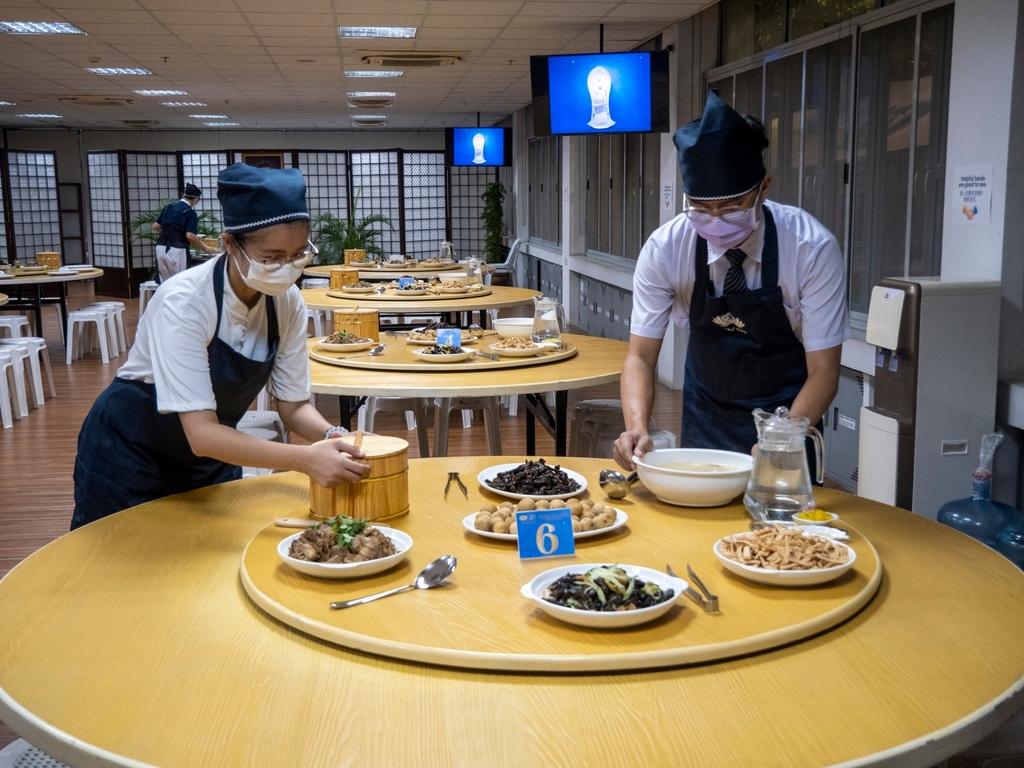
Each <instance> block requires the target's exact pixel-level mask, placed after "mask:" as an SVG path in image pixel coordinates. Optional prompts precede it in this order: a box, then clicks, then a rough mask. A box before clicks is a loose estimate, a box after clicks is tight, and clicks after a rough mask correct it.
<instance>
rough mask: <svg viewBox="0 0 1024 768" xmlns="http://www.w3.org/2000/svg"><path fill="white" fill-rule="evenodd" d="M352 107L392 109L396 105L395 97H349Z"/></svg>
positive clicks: (349, 103)
mask: <svg viewBox="0 0 1024 768" xmlns="http://www.w3.org/2000/svg"><path fill="white" fill-rule="evenodd" d="M348 105H349V106H350V107H357V108H358V109H391V107H393V106H395V100H394V99H349V100H348Z"/></svg>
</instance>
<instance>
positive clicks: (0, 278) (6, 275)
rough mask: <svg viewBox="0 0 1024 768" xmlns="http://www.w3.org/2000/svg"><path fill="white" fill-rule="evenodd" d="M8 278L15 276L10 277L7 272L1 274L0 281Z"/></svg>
mask: <svg viewBox="0 0 1024 768" xmlns="http://www.w3.org/2000/svg"><path fill="white" fill-rule="evenodd" d="M7 277H14V275H9V274H7V273H6V272H0V280H3V279H4V278H7Z"/></svg>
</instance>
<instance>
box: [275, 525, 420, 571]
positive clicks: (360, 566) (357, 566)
mask: <svg viewBox="0 0 1024 768" xmlns="http://www.w3.org/2000/svg"><path fill="white" fill-rule="evenodd" d="M373 527H374V528H376V529H377V530H379V531H380V532H381V533H383V534H384V535H385V536H387V537H388V538H389V539H391V541H392V543H393V544H394V545H395V547H396V548H397V549H398V551H397V552H396V553H395V554H393V555H390V556H388V557H381V558H378V559H377V560H367V561H366V562H363V563H310V562H308V561H306V560H297V559H296V558H294V557H289V555H288V549H289V548H290V547H291V545H292V542H293V541H295V540H296V539H297V538H299V536H301V535H302V532H301V531H300V532H299V533H295V534H292V535H291V536H289V537H288V538H286V539H284V540H283V541H281V542H280V543H279V544H278V545H277V554H278V556H279V557H280V558H281V562H283V563H284V564H285V565H289V566H291V567H292V568H294V569H295V570H296V571H298V572H299V573H305V574H308V575H310V576H318V577H320V578H321V579H358V578H360V577H362V576H372V575H373V574H375V573H380V572H381V571H386V570H387V569H388V568H390V567H391V566H393V565H397V564H398V561H399V560H401V559H402V558H403V557H405V556H406V555H407V554H408V553H409V550H410V549H412V537H411V536H410V535H409V534H407V533H403V532H402V531H398V530H395V529H394V528H387V527H385V526H383V525H375V526H373Z"/></svg>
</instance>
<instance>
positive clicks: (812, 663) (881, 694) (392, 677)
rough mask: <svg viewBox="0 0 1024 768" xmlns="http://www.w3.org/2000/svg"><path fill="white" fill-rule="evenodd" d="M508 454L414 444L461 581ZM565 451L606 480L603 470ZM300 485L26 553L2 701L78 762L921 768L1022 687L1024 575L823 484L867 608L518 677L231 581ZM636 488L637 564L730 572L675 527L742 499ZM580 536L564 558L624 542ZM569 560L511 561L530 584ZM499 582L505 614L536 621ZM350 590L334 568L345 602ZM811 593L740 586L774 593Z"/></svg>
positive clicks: (123, 522)
mask: <svg viewBox="0 0 1024 768" xmlns="http://www.w3.org/2000/svg"><path fill="white" fill-rule="evenodd" d="M509 460H515V459H506V458H501V459H498V458H488V457H482V458H474V457H458V458H450V459H428V460H413V461H412V462H410V481H409V487H410V501H411V505H412V511H411V513H410V517H409V518H406V519H407V520H410V521H411V520H413V519H414V517H415V518H417V519H418V518H423V519H429V520H432V521H434V522H435V523H436V525H438V526H442V527H444V528H445V529H446V530H449V531H450V537H451V538H450V552H451V553H452V554H456V555H457V556H458V557H459V558H460V569H457V570H456V572H455V575H454V577H453V582H452V586H451V587H449V589H453V590H457V589H458V588H459V579H460V575H462V574H465V575H462V576H461V577H462V578H468V577H469V574H471V573H473V571H474V565H475V566H479V561H480V560H481V559H483V560H485V561H486V560H487V559H489V558H495V557H502V558H505V557H507V558H512V559H513V561H512V562H513V563H515V560H514V559H515V558H516V555H515V552H514V550H513V549H512V548H511V547H510V546H509V545H507V544H501V543H497V542H489V541H486V540H480V539H479V538H478V537H475V536H474V535H473V534H469V533H466V532H465V531H463V529H462V527H461V518H462V517H463V515H464V514H466V513H467V510H470V511H471V510H472V509H473V508H474V505H475V504H477V503H478V502H479V500H480V499H481V498H483V497H484V494H483V493H482V492H481V490H480V488H479V486H477V484H476V483H475V482H474V478H475V477H476V474H477V472H478V471H479V470H480V469H481V468H483V467H485V466H488V465H490V464H494V463H499V462H500V461H509ZM565 464H566V465H567V466H570V467H572V468H574V469H576V470H578V471H580V472H582V473H584V475H585V476H587V477H588V479H590V480H593V479H594V478H596V474H597V472H598V470H599V469H600V468H601V467H602V466H604V464H605V463H604V462H597V461H593V460H585V459H566V461H565ZM448 471H458V472H460V473H461V476H462V477H463V478H464V479H465V481H466V483H467V485H468V486H469V489H470V498H469V499H463V498H462V496H461V494H460V493H458V492H457V491H456V495H455V497H454V498H453V496H452V495H451V493H449V496H448V499H447V501H445V500H444V499H443V497H442V489H443V485H444V478H445V476H446V474H445V473H446V472H448ZM308 493H309V483H308V480H307V478H306V477H305V476H303V475H298V474H289V473H286V474H279V475H270V476H267V477H262V478H257V479H253V480H243V481H240V482H236V483H228V484H225V485H220V486H215V487H213V488H209V489H203V490H200V491H196V492H193V493H190V494H186V495H183V496H178V497H172V498H169V499H165V500H161V501H157V502H153V503H151V504H146V505H142V506H140V507H136V508H134V509H131V510H127V511H125V512H123V513H120V514H117V515H114V516H112V517H109V518H106V519H104V520H101V521H98V522H96V523H93V524H91V525H88V526H85V527H83V528H81V529H79V530H77V531H74V532H73V533H70V534H68V535H67V536H64V537H62V538H61V539H58V540H57V541H55V542H53V543H52V544H50V545H48V546H47V547H45V548H44V549H42V550H40V551H39V552H37V553H36V554H34V555H32V556H31V557H29V558H28V559H27V560H25V561H24V562H23V563H21V564H20V565H19V566H17V567H16V568H15V569H14V570H13V571H12V572H11V573H10V574H9V575H8V576H7V577H6V579H4V581H3V582H0V616H3V621H0V718H2V719H3V720H4V722H6V723H8V724H10V725H11V726H12V727H13V728H14V729H15V730H16V731H18V732H19V733H20V734H22V735H23V736H25V737H26V738H27V739H28V740H29V741H30V742H32V743H33V744H35V745H37V746H39V747H40V748H41V749H43V750H45V751H46V752H48V753H49V754H51V755H53V756H54V757H56V758H58V759H61V760H64V761H66V762H68V763H71V764H75V765H90V766H99V765H132V766H138V765H159V766H164V767H165V768H176V767H177V766H182V767H188V768H194V766H218V767H219V768H228V767H230V766H285V765H287V766H292V765H294V766H304V768H316V767H317V766H337V765H359V766H388V767H389V768H390V767H391V766H397V765H416V766H443V767H445V768H447V767H448V766H457V765H465V766H506V765H508V766H524V767H532V766H552V767H557V766H616V768H619V767H622V768H626V767H628V766H643V767H644V768H646V767H648V766H699V767H700V768H716V767H717V766H723V767H728V768H733V767H734V766H787V768H803V767H805V766H806V767H807V768H811V767H816V766H824V765H835V764H844V765H892V766H901V768H902V767H911V768H912V767H913V766H929V765H933V764H935V763H937V762H939V761H941V760H942V759H944V758H945V757H948V756H949V755H951V754H953V753H955V752H957V751H958V750H960V749H962V748H964V747H965V746H967V745H968V744H970V743H973V742H974V741H976V740H978V739H979V738H981V737H982V736H984V735H985V734H987V733H988V732H990V731H991V730H993V729H994V728H996V727H997V726H998V725H999V724H1001V723H1002V722H1004V721H1005V720H1007V719H1008V718H1009V717H1011V716H1012V715H1013V713H1014V712H1016V711H1017V709H1019V707H1020V706H1021V704H1022V700H1021V696H1020V691H1021V687H1022V684H1024V679H1022V678H1024V648H1022V646H1021V642H1020V639H1021V637H1022V636H1024V612H1022V611H1021V610H1020V606H1021V604H1022V602H1024V574H1022V573H1021V572H1020V571H1019V570H1017V569H1016V568H1015V567H1014V566H1013V565H1011V564H1010V563H1009V561H1007V560H1005V559H1004V558H1002V557H1001V556H999V555H998V554H996V553H994V552H993V551H991V550H989V549H987V548H986V547H984V546H982V545H980V544H978V543H976V542H974V541H973V540H971V539H968V538H966V537H964V536H962V535H961V534H959V533H956V532H955V531H953V530H951V529H949V528H945V527H943V526H941V525H938V524H937V523H934V522H932V521H929V520H927V519H924V518H922V517H918V516H915V515H913V514H911V513H909V512H905V511H903V510H899V509H894V508H891V507H886V506H883V505H880V504H876V503H873V502H869V501H865V500H863V499H859V498H857V497H854V496H849V495H846V494H843V493H839V492H836V491H825V490H820V489H818V490H816V495H817V496H818V500H819V503H821V504H822V506H824V507H825V508H827V509H830V510H833V511H835V512H837V513H838V514H839V515H840V516H841V519H842V520H843V521H844V522H845V523H846V524H848V525H850V526H852V527H854V528H855V529H857V530H858V531H859V532H860V533H861V534H863V535H864V536H865V537H867V538H868V539H869V540H870V541H871V542H872V544H873V545H874V546H875V548H876V549H877V551H878V553H879V556H880V558H881V560H882V563H883V567H884V575H883V578H882V586H881V588H880V590H879V592H878V593H877V594H876V595H875V597H874V598H873V599H872V600H871V602H869V603H868V604H867V605H866V606H865V607H864V608H863V609H862V610H861V611H860V612H859V613H858V614H856V615H855V616H853V617H852V618H850V619H849V620H848V621H846V622H845V623H843V624H840V625H839V626H837V627H835V628H833V629H831V630H828V631H826V632H824V633H822V634H820V635H817V636H815V637H812V638H809V639H806V640H803V641H800V642H797V643H794V644H792V645H789V646H786V647H783V648H778V649H776V650H772V651H768V652H762V653H755V654H752V655H748V656H745V657H740V658H735V659H731V660H724V661H718V662H713V663H706V664H699V665H694V666H684V667H672V668H665V669H658V670H650V671H643V672H635V673H618V674H593V673H575V674H541V673H519V674H515V673H512V674H510V673H499V672H485V671H469V670H460V669H452V668H443V667H432V666H428V665H424V664H420V663H409V662H399V661H394V660H390V659H387V658H380V657H374V656H370V655H366V654H362V653H359V652H355V651H350V650H345V649H344V648H341V647H337V646H335V645H332V644H330V643H327V642H324V641H321V640H317V639H314V638H312V637H310V636H308V635H305V634H303V633H302V632H300V631H298V630H295V629H292V628H290V627H288V626H286V625H284V624H282V623H280V622H278V621H276V620H274V619H272V618H270V617H269V616H268V615H266V614H265V613H263V612H262V611H261V610H260V609H259V608H258V607H256V605H254V604H253V603H252V602H251V601H250V600H249V599H248V597H247V596H246V594H245V592H244V591H243V589H242V586H241V584H240V581H239V566H240V562H241V558H242V553H243V551H244V550H245V548H246V546H247V545H248V543H249V542H250V541H251V540H252V539H253V538H254V537H255V536H256V535H257V534H259V532H260V531H261V530H263V529H264V528H265V527H266V526H267V525H268V524H269V523H271V522H272V521H273V519H274V518H276V517H279V516H282V515H284V514H295V513H297V511H298V510H299V509H302V508H303V507H304V506H305V505H307V504H308V500H309V496H308ZM591 496H592V497H593V498H600V493H599V492H592V493H591ZM622 506H623V508H624V509H628V510H629V515H630V521H629V524H628V525H629V528H630V530H635V531H636V534H635V535H637V536H648V535H652V532H654V533H658V534H660V535H659V536H658V538H657V540H656V541H655V543H654V544H652V545H651V551H650V553H649V557H648V558H645V562H643V563H638V564H640V565H648V566H651V567H661V566H663V564H664V561H665V560H666V559H668V560H669V561H670V562H672V563H673V565H675V567H676V568H677V569H680V568H683V567H684V566H685V563H686V562H687V561H692V562H694V564H695V567H696V568H697V570H698V573H699V574H700V575H701V576H702V577H703V578H704V580H705V581H706V582H707V583H708V586H709V587H710V588H711V589H715V588H716V586H717V585H721V584H723V583H725V582H726V581H727V580H729V579H731V578H732V577H731V576H729V575H728V574H727V573H726V572H725V571H724V570H723V569H721V568H720V567H715V566H713V565H709V564H708V562H709V561H708V560H707V559H706V558H707V554H708V553H707V552H706V551H704V548H703V547H700V548H695V547H694V545H693V544H692V542H691V541H690V540H689V539H688V536H687V531H688V530H693V528H694V526H696V527H700V526H701V525H702V524H703V522H702V521H707V520H709V519H712V518H715V519H719V520H721V519H725V518H731V519H734V520H735V523H736V528H737V530H742V529H744V528H745V527H746V523H747V521H748V519H749V518H747V516H746V512H745V511H744V510H743V509H742V507H741V506H740V505H733V506H730V507H721V508H717V509H711V510H697V509H686V508H678V507H669V506H667V505H663V504H660V503H658V502H657V501H655V500H654V499H653V497H652V496H651V495H650V494H648V493H647V492H646V491H645V490H644V489H642V488H641V487H640V486H634V493H633V494H632V495H631V496H630V497H629V498H627V499H626V500H624V501H623V503H622ZM419 522H420V523H422V520H420V521H419ZM396 525H397V527H399V528H401V527H402V526H401V521H398V522H397V523H396ZM641 532H643V533H641ZM288 533H289V531H287V530H283V529H282V538H283V537H284V536H286V535H288ZM624 535H625V536H626V537H627V539H628V537H629V536H631V535H634V534H632V533H627V534H624ZM588 542H593V543H592V544H591V543H587V544H586V545H585V546H583V545H581V547H580V549H579V554H578V555H577V558H576V562H581V563H582V562H586V561H587V559H588V551H589V552H590V553H591V554H593V553H595V552H599V553H600V556H601V557H607V556H608V555H609V554H611V553H613V552H614V544H613V543H612V542H605V543H603V544H602V543H600V542H601V539H600V538H597V539H591V540H588ZM428 550H429V551H428ZM447 553H448V552H440V551H433V548H432V547H423V548H422V549H420V548H418V547H417V546H414V548H413V550H412V551H411V552H410V555H409V559H408V562H407V563H406V565H405V566H403V567H404V568H406V569H407V573H409V574H410V575H411V574H414V573H415V572H416V571H417V570H418V569H419V568H421V567H422V566H423V565H424V564H425V563H426V562H428V561H429V560H430V559H432V558H433V557H435V556H437V555H441V554H447ZM648 560H649V562H648ZM562 562H565V561H564V560H561V561H551V562H550V563H549V564H545V563H541V562H536V563H523V564H520V565H513V567H515V568H520V569H521V570H522V572H523V575H524V576H526V575H528V573H532V572H534V571H539V570H542V569H543V568H547V567H553V566H555V565H558V564H561V563H562ZM282 567H283V566H282ZM743 584H744V583H743V582H738V583H736V584H734V585H733V587H735V588H737V589H739V588H743ZM365 586H366V585H364V587H365ZM510 589H512V592H513V594H509V595H507V599H508V600H509V611H510V613H511V614H513V615H522V616H524V617H528V616H529V615H532V612H533V611H534V610H535V609H533V608H532V607H531V606H528V605H527V604H526V603H525V600H523V599H522V598H521V597H520V596H519V595H518V594H517V593H515V591H514V589H513V588H512V587H510ZM352 591H353V585H352V584H348V585H345V584H341V583H339V586H338V594H339V595H343V594H346V593H351V592H352ZM813 592H814V590H810V591H807V590H800V589H795V590H781V589H780V590H771V589H765V588H762V587H755V586H752V585H751V586H750V594H751V599H756V598H760V599H762V600H764V601H766V605H767V606H768V607H769V609H770V604H771V603H772V602H776V601H799V600H808V599H813V597H812V595H813ZM431 597H433V595H432V593H415V592H414V593H409V594H404V595H398V596H395V597H391V598H388V600H392V601H396V600H407V601H408V600H412V601H415V600H422V601H427V600H429V599H430V598H431ZM737 602H738V601H737V600H733V601H731V602H729V603H723V605H722V611H723V615H725V614H726V612H728V611H730V610H732V611H735V610H737V609H738V607H739V606H738V605H737ZM380 605H386V602H385V603H381V604H380ZM349 610H350V611H354V610H358V609H357V608H353V609H349ZM337 616H338V617H342V618H343V614H337ZM339 620H340V619H339ZM680 620H681V621H683V620H687V621H690V622H691V626H693V627H694V630H695V631H696V630H697V628H698V626H699V625H700V623H702V622H704V623H706V622H711V621H714V620H716V617H715V616H711V615H707V614H703V613H700V612H699V611H696V610H695V609H694V607H693V606H692V605H691V604H689V603H686V608H685V609H684V610H683V611H682V615H681V616H680ZM408 631H409V632H410V633H414V632H415V631H416V627H414V626H410V627H409V630H408ZM565 631H582V630H568V629H566V630H565ZM625 636H626V637H628V634H626V635H625ZM493 642H494V645H495V646H496V647H498V646H500V644H501V642H502V639H501V638H500V637H495V638H494V639H493Z"/></svg>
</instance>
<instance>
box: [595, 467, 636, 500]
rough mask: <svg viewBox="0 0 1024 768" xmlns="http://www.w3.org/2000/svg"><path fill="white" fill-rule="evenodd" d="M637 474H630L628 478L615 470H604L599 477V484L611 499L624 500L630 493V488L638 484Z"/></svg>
mask: <svg viewBox="0 0 1024 768" xmlns="http://www.w3.org/2000/svg"><path fill="white" fill-rule="evenodd" d="M636 478H637V474H636V472H630V473H629V476H628V477H624V476H623V474H622V473H621V472H619V471H617V470H614V469H602V470H601V474H599V475H598V476H597V482H598V483H599V484H600V486H601V488H603V489H604V492H605V493H606V494H608V498H610V499H624V498H626V495H627V494H628V493H629V487H630V486H631V485H632V484H633V483H635V482H636Z"/></svg>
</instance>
